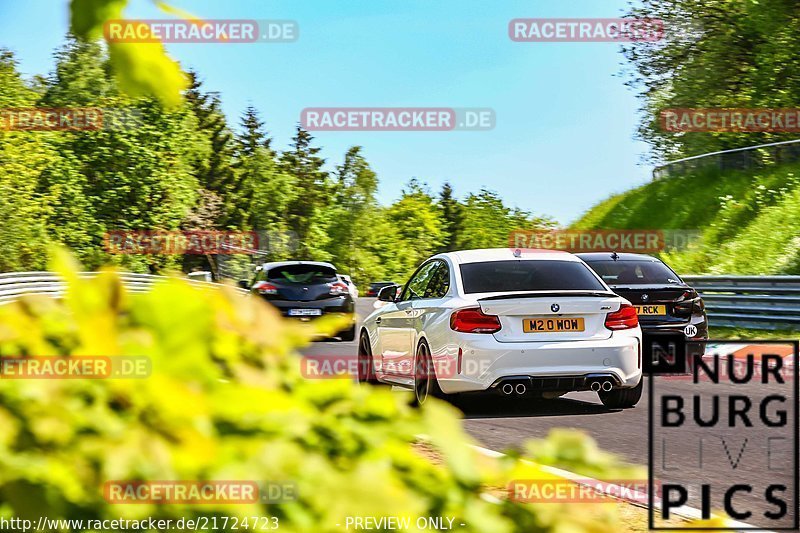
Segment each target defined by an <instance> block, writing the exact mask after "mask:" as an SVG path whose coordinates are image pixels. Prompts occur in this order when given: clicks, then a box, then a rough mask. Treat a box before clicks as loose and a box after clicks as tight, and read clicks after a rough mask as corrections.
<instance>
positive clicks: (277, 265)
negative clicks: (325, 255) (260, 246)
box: [261, 261, 336, 270]
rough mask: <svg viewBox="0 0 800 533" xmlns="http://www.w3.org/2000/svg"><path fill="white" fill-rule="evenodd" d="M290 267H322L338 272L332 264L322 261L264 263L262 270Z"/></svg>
mask: <svg viewBox="0 0 800 533" xmlns="http://www.w3.org/2000/svg"><path fill="white" fill-rule="evenodd" d="M290 265H312V266H321V267H328V268H332V269H333V270H336V267H335V266H333V265H332V264H330V263H323V262H322V261H276V262H274V263H264V264H263V265H261V269H262V270H271V269H273V268H280V267H285V266H290Z"/></svg>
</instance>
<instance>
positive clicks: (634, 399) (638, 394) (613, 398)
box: [597, 376, 644, 409]
mask: <svg viewBox="0 0 800 533" xmlns="http://www.w3.org/2000/svg"><path fill="white" fill-rule="evenodd" d="M643 388H644V376H642V379H641V380H639V384H638V385H636V386H635V387H633V388H632V389H612V390H610V391H608V392H603V391H600V392H598V393H597V395H598V396H599V397H600V401H601V402H603V405H605V406H606V407H608V408H609V409H630V408H631V407H634V406H635V405H636V404H637V403H639V400H640V399H641V398H642V389H643Z"/></svg>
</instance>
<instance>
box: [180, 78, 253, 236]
mask: <svg viewBox="0 0 800 533" xmlns="http://www.w3.org/2000/svg"><path fill="white" fill-rule="evenodd" d="M189 80H190V85H189V89H188V90H187V91H186V103H187V104H188V106H189V108H190V109H191V110H192V112H193V113H194V115H195V117H196V118H197V129H198V130H199V134H200V135H201V137H202V138H203V140H204V141H205V142H207V143H208V148H209V150H208V152H207V153H205V154H204V157H198V158H197V159H196V160H195V161H193V166H194V174H195V176H196V177H197V180H198V182H199V185H200V187H201V190H203V191H209V192H211V193H213V195H214V196H215V197H217V198H219V199H220V200H221V201H222V206H221V207H220V209H219V217H218V219H217V220H216V221H215V223H214V227H216V228H228V227H231V228H235V227H238V226H239V225H240V224H241V222H242V220H241V218H238V219H237V217H236V215H235V213H234V212H235V204H236V199H235V193H236V191H235V186H236V176H235V173H234V170H233V166H232V165H233V159H234V156H235V151H236V142H235V138H234V134H233V132H232V131H231V129H230V128H229V127H228V121H227V119H226V118H225V115H224V113H223V112H222V102H221V100H220V96H219V94H218V93H213V92H211V93H206V92H204V91H203V90H202V82H201V81H200V79H199V77H198V76H197V74H196V73H195V72H189ZM202 194H205V193H202ZM206 197H208V196H207V195H206Z"/></svg>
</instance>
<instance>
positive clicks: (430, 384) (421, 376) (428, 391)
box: [413, 341, 444, 407]
mask: <svg viewBox="0 0 800 533" xmlns="http://www.w3.org/2000/svg"><path fill="white" fill-rule="evenodd" d="M443 396H444V395H443V394H442V389H441V388H439V381H438V380H437V379H436V372H435V370H434V368H433V359H431V350H430V348H429V347H428V344H427V343H426V342H425V341H422V342H420V343H419V346H417V356H416V357H415V358H414V401H413V405H414V406H416V407H421V406H423V405H425V403H426V402H427V401H428V399H429V398H431V397H434V398H442V397H443Z"/></svg>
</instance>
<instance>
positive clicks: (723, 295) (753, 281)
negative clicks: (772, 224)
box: [683, 276, 800, 330]
mask: <svg viewBox="0 0 800 533" xmlns="http://www.w3.org/2000/svg"><path fill="white" fill-rule="evenodd" d="M683 279H684V281H686V282H687V283H688V284H690V285H691V286H693V287H694V288H695V289H697V292H698V293H700V296H702V298H703V300H704V301H705V303H706V311H707V312H708V321H709V324H710V325H712V326H728V327H744V328H751V329H792V330H794V329H798V330H800V276H683Z"/></svg>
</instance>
